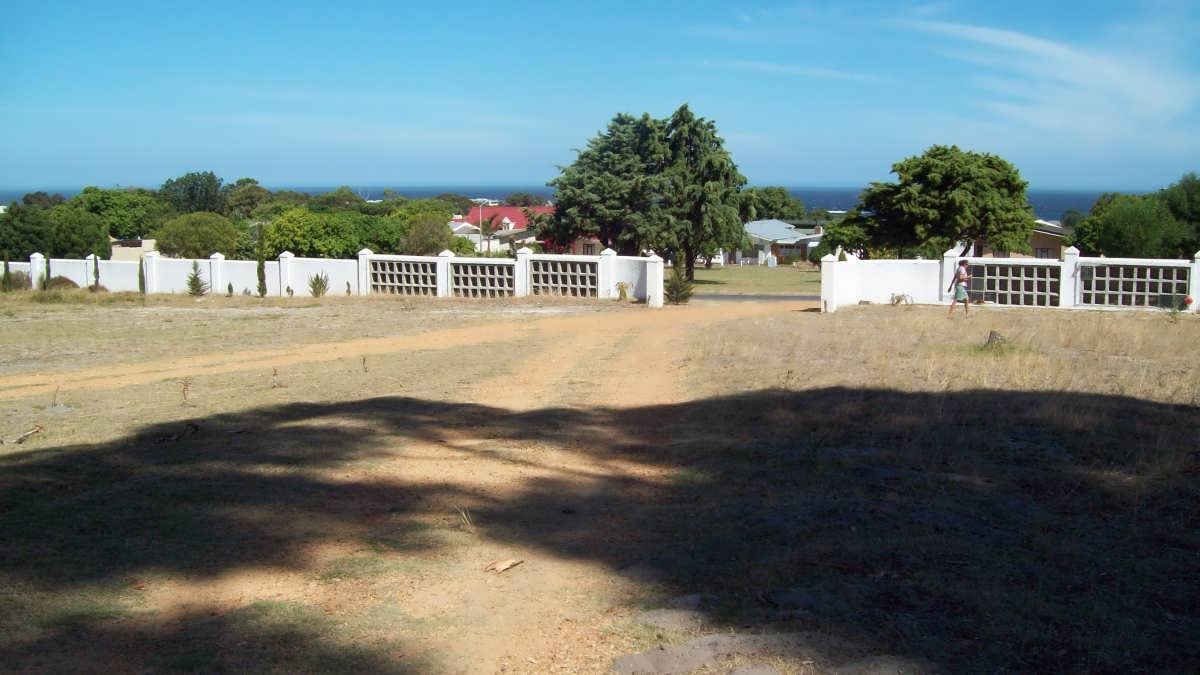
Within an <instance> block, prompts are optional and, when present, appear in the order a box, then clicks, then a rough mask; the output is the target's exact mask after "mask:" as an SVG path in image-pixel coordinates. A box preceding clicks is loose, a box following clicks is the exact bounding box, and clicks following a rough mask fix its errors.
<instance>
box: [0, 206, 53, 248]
mask: <svg viewBox="0 0 1200 675" xmlns="http://www.w3.org/2000/svg"><path fill="white" fill-rule="evenodd" d="M34 253H42V254H44V255H50V254H51V251H50V210H49V209H46V208H42V207H40V206H28V205H25V204H23V203H21V204H18V203H17V202H13V203H12V204H10V205H9V207H8V211H6V212H5V213H2V214H0V255H4V256H7V257H8V259H9V260H21V259H25V258H28V257H29V256H31V255H33V254H34Z"/></svg>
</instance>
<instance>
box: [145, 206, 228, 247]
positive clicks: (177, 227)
mask: <svg viewBox="0 0 1200 675" xmlns="http://www.w3.org/2000/svg"><path fill="white" fill-rule="evenodd" d="M157 237H158V250H159V251H162V253H163V254H164V255H170V256H177V257H180V258H207V257H208V256H210V255H212V254H214V253H226V252H228V251H232V250H234V247H235V246H237V241H238V230H237V228H236V227H234V225H233V223H231V222H229V219H227V218H225V217H224V216H220V215H218V214H215V213H204V212H200V213H187V214H184V215H182V216H179V217H178V218H172V219H171V220H169V221H167V223H166V224H165V225H163V226H162V227H161V228H159V230H158V232H157Z"/></svg>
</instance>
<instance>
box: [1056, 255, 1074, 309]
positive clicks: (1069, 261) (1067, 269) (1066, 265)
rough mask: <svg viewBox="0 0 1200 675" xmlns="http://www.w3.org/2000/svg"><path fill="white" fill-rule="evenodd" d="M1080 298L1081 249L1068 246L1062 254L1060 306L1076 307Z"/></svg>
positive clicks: (1059, 291) (1059, 287) (1059, 289)
mask: <svg viewBox="0 0 1200 675" xmlns="http://www.w3.org/2000/svg"><path fill="white" fill-rule="evenodd" d="M1078 298H1079V249H1077V248H1075V247H1074V246H1068V247H1067V248H1065V249H1063V252H1062V271H1061V272H1060V276H1059V282H1058V306H1059V307H1074V306H1075V303H1076V302H1078Z"/></svg>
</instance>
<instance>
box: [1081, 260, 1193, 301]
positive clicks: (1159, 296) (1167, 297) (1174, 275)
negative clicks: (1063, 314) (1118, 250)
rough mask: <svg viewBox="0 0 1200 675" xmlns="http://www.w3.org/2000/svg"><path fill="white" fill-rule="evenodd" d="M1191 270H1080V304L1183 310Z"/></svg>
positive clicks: (1089, 267)
mask: <svg viewBox="0 0 1200 675" xmlns="http://www.w3.org/2000/svg"><path fill="white" fill-rule="evenodd" d="M1190 271H1191V270H1189V269H1188V268H1187V267H1155V266H1150V265H1085V264H1081V265H1080V266H1079V282H1080V283H1079V296H1080V297H1079V302H1080V304H1083V305H1097V306H1108V307H1164V308H1170V307H1180V306H1181V305H1182V301H1183V298H1184V297H1185V296H1186V295H1187V294H1188V281H1189V278H1188V277H1189V273H1190Z"/></svg>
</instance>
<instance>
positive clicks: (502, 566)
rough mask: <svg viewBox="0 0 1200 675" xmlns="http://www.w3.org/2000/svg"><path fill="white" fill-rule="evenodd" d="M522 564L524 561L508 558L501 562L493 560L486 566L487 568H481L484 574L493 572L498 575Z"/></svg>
mask: <svg viewBox="0 0 1200 675" xmlns="http://www.w3.org/2000/svg"><path fill="white" fill-rule="evenodd" d="M523 562H525V561H524V560H515V559H512V558H510V559H508V560H503V561H502V560H493V561H492V562H490V563H488V564H487V567H484V568H483V571H484V572H495V573H496V574H500V573H501V572H504V571H507V570H510V569H512V568H514V567H516V566H517V565H520V564H521V563H523Z"/></svg>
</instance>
